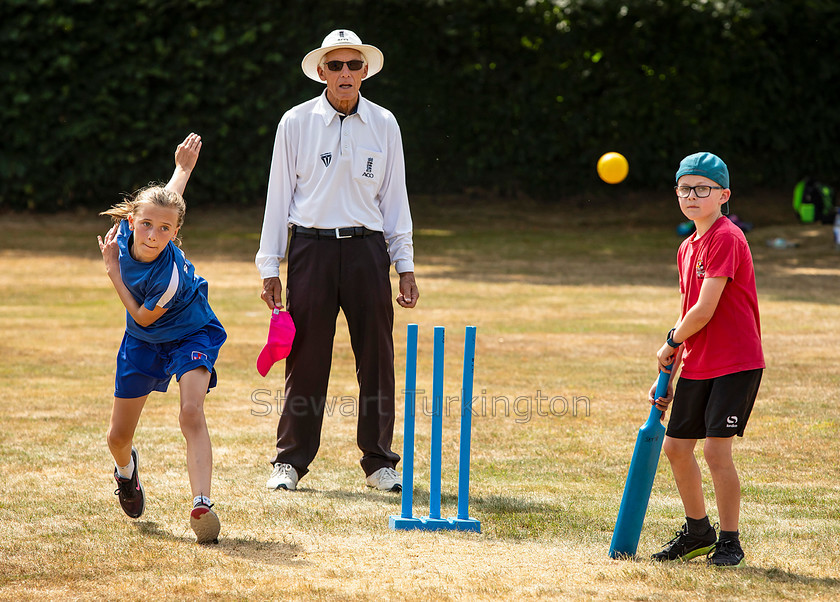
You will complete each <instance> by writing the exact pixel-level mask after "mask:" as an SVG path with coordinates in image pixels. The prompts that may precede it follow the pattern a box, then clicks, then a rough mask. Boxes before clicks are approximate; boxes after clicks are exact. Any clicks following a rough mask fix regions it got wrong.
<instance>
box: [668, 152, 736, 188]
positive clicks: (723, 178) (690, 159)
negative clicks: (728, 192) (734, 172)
mask: <svg viewBox="0 0 840 602" xmlns="http://www.w3.org/2000/svg"><path fill="white" fill-rule="evenodd" d="M683 176H704V177H706V178H709V179H710V180H712V181H714V182H717V183H718V184H719V185H721V186H723V187H724V188H729V168H728V167H726V163H724V162H723V159H721V158H720V157H718V156H717V155H713V154H712V153H707V152H702V153H694V154H693V155H689V156H687V157H686V158H685V159H683V160H682V161H680V168H679V169H678V170H677V182H679V181H680V178H681V177H683Z"/></svg>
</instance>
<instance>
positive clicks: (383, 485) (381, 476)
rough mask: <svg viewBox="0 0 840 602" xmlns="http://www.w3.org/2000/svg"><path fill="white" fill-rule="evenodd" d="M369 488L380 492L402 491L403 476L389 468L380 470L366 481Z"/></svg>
mask: <svg viewBox="0 0 840 602" xmlns="http://www.w3.org/2000/svg"><path fill="white" fill-rule="evenodd" d="M365 483H367V486H368V487H375V488H376V489H378V490H379V491H402V476H401V475H400V474H399V473H398V472H397V471H396V470H394V469H393V468H390V467H388V466H386V467H384V468H380V469H379V470H377V471H376V472H375V473H373V474H372V475H370V476H369V477H367V478H366V479H365Z"/></svg>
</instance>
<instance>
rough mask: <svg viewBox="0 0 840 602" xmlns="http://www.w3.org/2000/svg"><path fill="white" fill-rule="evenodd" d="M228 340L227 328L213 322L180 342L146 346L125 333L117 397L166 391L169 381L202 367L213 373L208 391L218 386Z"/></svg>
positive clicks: (115, 384) (119, 361) (115, 386)
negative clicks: (218, 366)
mask: <svg viewBox="0 0 840 602" xmlns="http://www.w3.org/2000/svg"><path fill="white" fill-rule="evenodd" d="M225 339H227V334H226V333H225V329H224V328H223V327H222V325H221V324H220V323H219V321H218V320H216V319H214V320H212V321H211V322H209V323H207V324H206V325H205V326H203V327H202V328H200V329H198V330H196V331H195V332H193V333H192V334H190V335H187V336H186V337H184V338H183V339H180V340H178V341H171V342H168V343H147V342H146V341H141V340H140V339H138V338H136V337H133V336H131V335H130V334H128V333H125V335H124V336H123V340H122V344H121V345H120V351H119V353H118V354H117V376H116V379H115V383H114V397H117V398H120V399H133V398H135V397H144V396H146V395H148V394H149V393H151V392H152V391H160V392H166V389H167V388H168V387H169V381H170V380H171V379H172V376H173V375H175V379H176V380H181V376H183V375H184V374H186V373H187V372H190V371H191V370H195V369H197V368H201V367H202V366H203V367H205V368H207V370H208V371H209V372H210V385H209V387H208V389H207V390H208V391H209V390H210V389H212V388H213V387H215V386H216V369H215V368H214V367H213V366H214V365H215V363H216V358H218V357H219V349H221V347H222V344H223V343H224V342H225Z"/></svg>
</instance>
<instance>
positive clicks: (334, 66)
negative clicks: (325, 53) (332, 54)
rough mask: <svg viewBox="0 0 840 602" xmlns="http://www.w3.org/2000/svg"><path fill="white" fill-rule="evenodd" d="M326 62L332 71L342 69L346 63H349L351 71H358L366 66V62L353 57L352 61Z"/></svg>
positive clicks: (348, 66)
mask: <svg viewBox="0 0 840 602" xmlns="http://www.w3.org/2000/svg"><path fill="white" fill-rule="evenodd" d="M324 64H325V65H326V66H327V69H329V70H330V71H341V70H342V69H344V65H347V68H348V69H350V71H358V70H359V69H361V68H362V67H364V66H365V62H364V61H363V60H361V59H353V60H352V61H327V62H325V63H324Z"/></svg>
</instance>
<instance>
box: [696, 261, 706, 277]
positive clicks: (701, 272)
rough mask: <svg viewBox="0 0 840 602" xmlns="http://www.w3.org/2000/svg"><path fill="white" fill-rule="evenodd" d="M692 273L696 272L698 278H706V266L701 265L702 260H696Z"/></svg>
mask: <svg viewBox="0 0 840 602" xmlns="http://www.w3.org/2000/svg"><path fill="white" fill-rule="evenodd" d="M694 271H695V272H696V274H697V277H698V278H705V277H706V266H704V265H703V260H702V259H698V260H697V265H696V266H695V268H694Z"/></svg>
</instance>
